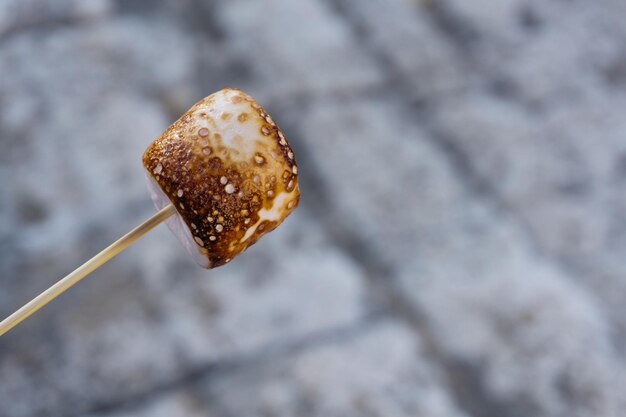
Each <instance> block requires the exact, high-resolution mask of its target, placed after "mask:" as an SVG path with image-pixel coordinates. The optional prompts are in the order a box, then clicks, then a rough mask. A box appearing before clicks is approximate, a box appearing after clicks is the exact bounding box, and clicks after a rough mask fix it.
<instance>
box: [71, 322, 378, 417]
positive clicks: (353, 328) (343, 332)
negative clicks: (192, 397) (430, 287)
mask: <svg viewBox="0 0 626 417" xmlns="http://www.w3.org/2000/svg"><path fill="white" fill-rule="evenodd" d="M386 319H388V317H386V316H385V315H384V314H381V313H380V312H371V313H369V314H365V315H364V316H362V317H361V318H359V319H358V320H356V321H354V322H352V323H349V324H346V325H343V326H337V327H335V328H332V329H327V330H323V331H319V332H316V333H312V334H310V335H307V336H305V337H302V338H299V339H296V340H293V341H289V342H278V343H270V344H269V345H267V346H265V347H263V348H261V349H259V350H257V351H255V352H253V353H250V354H244V355H241V356H239V357H234V358H232V359H226V360H218V361H215V362H206V363H203V364H199V365H197V366H194V367H193V368H192V369H190V370H188V371H187V372H185V373H184V374H182V375H180V376H179V377H177V378H174V379H172V380H168V381H164V382H162V383H159V384H156V385H154V386H152V387H150V388H147V389H145V390H143V391H140V392H136V393H132V394H129V395H128V396H126V397H121V398H120V397H118V398H116V399H113V400H110V401H103V402H94V403H93V405H91V406H90V407H88V409H87V410H83V411H80V412H78V413H76V414H71V415H68V416H67V417H79V416H83V415H86V414H88V415H98V414H108V413H111V412H119V411H132V410H134V409H137V408H139V407H141V406H142V405H144V404H147V403H149V402H150V401H152V400H154V399H157V398H159V397H161V396H163V395H165V394H168V393H172V392H174V391H176V390H179V389H181V388H184V387H187V386H190V385H194V384H197V383H200V382H204V383H208V384H210V383H211V381H215V380H218V379H219V378H220V376H222V375H224V374H229V373H232V372H246V371H248V370H250V369H254V368H255V367H257V366H262V365H263V364H265V363H267V362H270V361H275V360H279V359H285V358H289V357H293V356H296V355H297V354H299V353H301V352H303V351H306V350H309V349H314V348H316V347H319V346H325V345H329V344H333V343H338V342H342V341H344V340H348V339H350V338H353V337H355V336H358V335H360V334H361V333H365V332H367V331H369V330H370V328H371V327H373V326H375V325H376V324H378V323H379V322H382V321H384V320H386Z"/></svg>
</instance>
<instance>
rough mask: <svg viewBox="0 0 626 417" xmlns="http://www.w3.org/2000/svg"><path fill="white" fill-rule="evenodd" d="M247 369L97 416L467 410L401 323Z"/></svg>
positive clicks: (420, 413)
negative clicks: (457, 403) (459, 405)
mask: <svg viewBox="0 0 626 417" xmlns="http://www.w3.org/2000/svg"><path fill="white" fill-rule="evenodd" d="M250 369H251V370H252V372H249V371H247V370H242V371H237V370H234V371H233V372H230V373H229V374H228V375H223V376H221V377H220V378H219V379H218V380H211V379H209V378H207V379H206V380H203V381H200V382H198V383H196V384H194V386H193V387H190V388H189V389H186V390H179V391H176V392H174V393H171V394H169V395H167V396H166V397H165V398H164V399H158V400H156V401H149V402H147V403H144V404H142V405H140V406H138V407H130V408H129V409H128V410H127V411H126V412H124V413H104V414H97V415H98V416H100V417H105V416H106V417H113V416H116V417H118V416H119V417H121V416H125V415H153V414H148V413H155V414H154V415H160V414H163V413H166V412H167V411H168V410H176V412H178V413H180V415H181V416H193V415H212V416H232V415H239V416H242V415H243V416H255V415H268V416H292V415H304V416H344V415H364V416H378V415H385V416H442V417H443V416H458V417H461V416H465V415H466V414H464V413H462V412H461V411H459V410H458V408H457V407H456V406H455V404H454V401H453V400H452V399H451V398H450V396H449V394H448V393H447V392H446V390H445V389H442V385H441V381H440V378H439V375H438V374H437V372H436V370H434V369H433V367H432V366H431V364H430V363H429V362H428V360H427V358H426V357H425V356H424V354H423V351H422V346H421V342H420V340H419V338H416V336H415V335H414V334H413V332H412V331H411V329H409V328H407V327H406V326H403V325H401V324H399V323H394V322H383V323H381V324H377V325H376V326H375V327H373V328H371V329H370V328H365V329H362V330H359V331H358V332H357V333H355V334H354V335H352V336H350V337H349V338H346V337H345V336H343V337H341V339H339V340H335V341H333V340H331V341H329V342H328V343H326V344H325V345H323V346H314V347H312V348H309V349H306V350H304V351H302V352H296V353H295V354H293V355H289V356H284V357H282V358H280V359H278V360H276V361H273V362H271V363H269V364H267V363H259V364H256V365H254V366H252V367H251V368H250ZM186 404H193V408H191V407H189V406H186ZM126 413H130V414H126ZM94 417H95V416H94Z"/></svg>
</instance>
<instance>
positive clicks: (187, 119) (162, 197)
mask: <svg viewBox="0 0 626 417" xmlns="http://www.w3.org/2000/svg"><path fill="white" fill-rule="evenodd" d="M143 165H144V167H145V168H146V171H147V178H148V187H149V189H150V193H151V196H152V200H153V201H154V204H155V205H156V207H157V209H161V208H163V207H165V206H167V205H168V204H170V203H171V204H173V205H174V207H175V208H176V210H177V211H178V214H177V215H175V216H173V217H171V218H170V219H168V221H167V224H168V226H169V228H170V230H171V231H172V232H173V233H174V235H176V237H177V238H178V239H179V240H180V241H181V243H182V244H183V246H184V247H185V249H186V250H187V251H188V252H189V253H190V254H191V255H192V256H193V258H194V259H195V261H196V262H197V263H198V264H199V265H201V266H202V267H204V268H214V267H217V266H220V265H224V264H225V263H227V262H230V260H232V259H233V258H234V257H235V256H237V255H238V254H240V253H241V252H243V251H244V250H245V249H246V248H248V247H249V246H250V245H252V244H254V243H255V242H256V241H257V240H259V238H260V237H261V236H263V235H264V234H266V233H268V232H269V231H271V230H273V229H275V228H276V227H277V226H278V225H279V224H280V223H281V222H282V221H283V220H284V219H285V218H286V217H287V216H288V215H289V214H290V213H291V212H292V211H293V210H294V209H295V208H296V207H297V206H298V202H299V199H300V189H299V187H298V167H297V165H296V160H295V156H294V153H293V150H292V149H291V147H290V146H289V143H287V139H286V138H285V136H284V135H283V133H282V132H281V130H280V129H279V128H278V126H277V125H276V123H275V122H274V121H273V119H272V118H271V117H270V116H269V115H268V114H267V113H266V112H265V110H263V108H262V107H261V105H259V103H257V102H256V100H254V99H253V98H252V97H250V96H249V95H248V94H246V93H244V92H243V91H241V90H237V89H230V88H226V89H223V90H221V91H218V92H216V93H214V94H211V95H210V96H208V97H206V98H204V99H202V100H200V101H199V102H198V103H196V104H195V105H194V106H193V107H192V108H191V109H190V110H189V111H187V112H186V113H185V114H184V115H183V116H182V117H181V118H180V119H178V120H177V121H176V122H174V124H172V125H171V126H170V127H168V128H167V129H166V130H165V132H163V134H161V136H159V137H158V138H157V139H156V140H155V141H154V142H152V144H151V145H150V146H149V147H148V149H147V150H146V152H145V153H144V155H143Z"/></svg>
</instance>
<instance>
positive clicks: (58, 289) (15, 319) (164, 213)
mask: <svg viewBox="0 0 626 417" xmlns="http://www.w3.org/2000/svg"><path fill="white" fill-rule="evenodd" d="M174 213H176V209H175V208H174V206H173V205H172V204H169V205H167V206H166V207H164V208H162V209H161V210H159V211H158V212H156V213H155V214H154V215H153V216H152V217H150V218H149V219H148V220H146V221H145V222H143V223H142V224H140V225H139V226H137V227H135V228H134V229H133V230H131V231H130V232H128V233H127V234H125V235H124V236H122V237H121V238H119V239H118V240H117V241H115V242H114V243H112V244H111V245H110V246H109V247H107V248H106V249H104V250H103V251H102V252H100V253H99V254H97V255H96V256H94V257H93V258H91V259H90V260H88V261H87V262H85V263H84V264H82V265H81V266H79V267H78V268H77V269H76V270H75V271H74V272H72V273H71V274H69V275H67V276H66V277H65V278H62V279H61V280H59V281H58V282H57V283H56V284H54V285H53V286H51V287H50V288H48V289H47V290H45V291H44V292H42V293H41V294H39V295H38V296H37V297H35V298H34V299H32V300H31V301H30V302H28V303H27V304H26V305H24V306H23V307H22V308H20V309H19V310H17V311H16V312H15V313H13V314H11V315H10V316H9V317H7V318H6V319H4V320H2V322H0V336H2V335H3V334H5V333H6V332H8V331H9V330H11V329H12V328H13V327H15V326H17V325H18V324H19V323H21V322H22V321H23V320H25V319H26V318H28V317H29V316H30V315H31V314H33V313H35V312H36V311H37V310H39V309H40V308H42V307H43V306H45V305H46V304H48V303H49V302H50V301H52V300H54V299H55V298H56V297H58V296H59V295H61V294H62V293H63V292H64V291H65V290H67V289H69V288H70V287H71V286H72V285H74V284H76V283H77V282H78V281H80V280H81V279H83V278H85V277H86V276H87V275H89V274H90V273H92V272H93V271H95V270H96V269H97V268H98V267H100V266H102V265H103V264H104V263H106V262H107V261H108V260H109V259H111V258H113V257H114V256H115V255H117V254H118V253H120V252H121V251H123V250H124V249H126V248H127V247H128V246H130V245H132V244H133V243H134V242H135V241H136V240H137V239H139V238H140V237H141V236H143V235H145V234H146V233H148V232H149V231H150V230H152V229H153V228H154V227H156V226H157V225H158V224H160V223H161V222H163V221H164V220H165V219H167V218H168V217H170V216H172V215H173V214H174Z"/></svg>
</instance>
